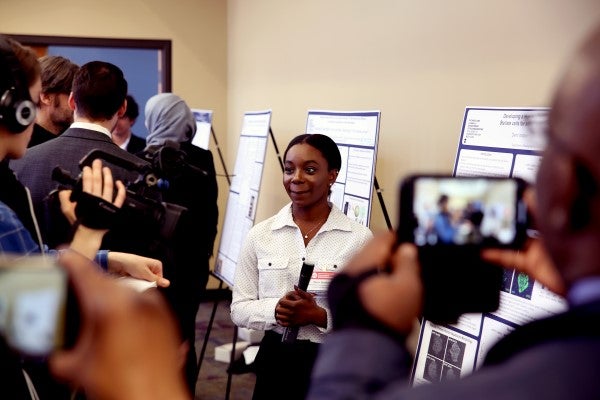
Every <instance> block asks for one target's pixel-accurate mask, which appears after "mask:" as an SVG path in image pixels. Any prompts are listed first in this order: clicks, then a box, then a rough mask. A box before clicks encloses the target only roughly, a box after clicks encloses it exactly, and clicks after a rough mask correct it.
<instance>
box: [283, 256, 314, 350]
mask: <svg viewBox="0 0 600 400" xmlns="http://www.w3.org/2000/svg"><path fill="white" fill-rule="evenodd" d="M314 268H315V266H314V264H310V263H307V262H304V263H303V264H302V269H301V270H300V278H299V279H298V285H297V286H295V292H292V296H291V297H292V299H290V301H303V299H302V296H303V294H302V293H299V292H298V290H301V291H304V292H305V291H306V289H307V288H308V283H309V282H310V277H311V276H312V273H313V269H314ZM288 295H289V294H288ZM288 295H286V300H287V299H289V297H290V296H288ZM310 296H312V295H310ZM286 300H283V301H286ZM281 302H282V301H281V300H280V303H281ZM299 330H300V327H299V326H298V325H296V326H288V327H286V328H285V331H284V332H283V337H282V338H281V341H282V342H283V343H291V342H294V341H295V340H296V337H297V336H298V331H299Z"/></svg>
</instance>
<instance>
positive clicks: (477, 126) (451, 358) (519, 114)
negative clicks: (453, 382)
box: [411, 107, 566, 386]
mask: <svg viewBox="0 0 600 400" xmlns="http://www.w3.org/2000/svg"><path fill="white" fill-rule="evenodd" d="M548 111H549V109H547V108H480V107H467V108H466V110H465V114H464V119H463V124H462V129H461V134H460V140H459V144H458V150H457V155H456V159H455V163H454V171H453V174H454V175H455V176H474V175H478V176H500V177H520V178H523V179H525V180H526V181H528V182H531V183H533V182H534V180H535V175H536V172H537V168H538V166H539V163H540V161H541V151H542V150H543V148H544V147H545V137H544V134H543V132H544V130H545V127H546V124H547V117H548ZM474 284H476V283H474ZM565 308H566V302H565V300H564V299H563V298H561V297H559V296H558V295H556V294H554V293H552V292H551V291H549V290H548V289H546V288H545V287H543V286H542V285H541V284H539V283H538V282H535V281H533V280H531V279H529V277H527V275H525V274H522V273H518V272H516V271H508V270H506V271H505V272H504V277H503V288H502V291H501V292H500V306H499V308H498V309H497V310H496V311H495V312H493V313H484V314H479V313H472V314H464V315H462V316H461V317H460V318H459V319H458V321H457V323H456V324H452V325H437V324H433V323H431V322H430V321H427V320H423V321H422V324H421V329H420V332H419V339H418V344H417V349H416V354H415V360H414V364H413V371H412V374H411V381H412V384H413V385H414V386H418V385H422V384H428V383H435V382H439V381H444V380H450V379H457V378H458V377H463V376H465V375H467V374H469V373H471V372H473V371H474V370H476V369H477V368H478V366H480V365H481V363H482V362H483V359H484V357H485V355H486V354H487V352H488V350H489V349H490V348H491V347H492V345H493V344H494V343H496V342H497V341H498V340H499V339H501V338H502V337H503V336H506V335H507V334H508V333H510V332H511V331H512V330H514V329H515V328H516V327H517V326H520V325H523V324H525V323H527V322H530V321H532V320H534V319H539V318H542V317H546V316H550V315H553V314H555V313H557V312H560V311H562V310H564V309H565Z"/></svg>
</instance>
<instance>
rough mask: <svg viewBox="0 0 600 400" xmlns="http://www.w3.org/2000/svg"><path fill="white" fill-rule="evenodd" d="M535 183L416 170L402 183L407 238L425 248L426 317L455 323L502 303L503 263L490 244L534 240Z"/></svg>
mask: <svg viewBox="0 0 600 400" xmlns="http://www.w3.org/2000/svg"><path fill="white" fill-rule="evenodd" d="M526 186H527V184H526V182H525V181H523V180H522V179H518V178H499V177H453V176H447V175H411V176H409V177H407V178H406V179H404V180H403V181H402V182H401V184H400V189H399V223H398V231H397V238H398V242H399V243H406V242H409V243H414V244H415V245H416V246H417V248H418V249H419V261H420V264H421V279H422V282H423V288H424V307H423V317H424V318H425V319H428V320H430V321H432V322H435V323H454V322H456V321H457V319H458V317H459V316H460V315H462V314H464V313H470V312H492V311H494V310H496V309H497V308H498V305H499V298H500V290H501V286H502V276H503V269H502V268H501V267H499V266H498V265H495V264H491V263H488V262H485V261H483V260H482V259H481V257H480V252H481V250H482V249H483V248H520V247H522V245H523V244H524V242H525V240H526V238H527V229H528V224H529V222H528V213H527V207H526V204H525V202H524V200H523V193H524V191H525V188H526Z"/></svg>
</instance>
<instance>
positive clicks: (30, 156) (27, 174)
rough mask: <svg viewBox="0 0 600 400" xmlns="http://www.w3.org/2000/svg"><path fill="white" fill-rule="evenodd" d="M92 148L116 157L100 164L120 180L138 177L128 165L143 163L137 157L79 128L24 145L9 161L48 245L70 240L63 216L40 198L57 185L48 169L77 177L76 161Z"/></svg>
mask: <svg viewBox="0 0 600 400" xmlns="http://www.w3.org/2000/svg"><path fill="white" fill-rule="evenodd" d="M94 149H97V150H101V151H104V152H106V153H107V154H109V155H111V156H113V157H114V158H116V159H117V160H120V161H117V162H118V165H115V164H114V163H111V162H104V164H105V165H108V166H109V167H111V170H112V172H113V176H114V178H115V179H120V180H122V181H123V183H125V186H128V183H130V182H134V181H136V180H137V179H138V178H139V177H140V172H138V171H135V170H134V169H132V168H131V165H134V166H135V165H147V163H146V162H145V161H143V160H141V159H140V158H139V157H136V156H134V155H133V154H130V153H128V152H127V151H125V150H123V149H121V148H120V147H119V146H117V145H116V144H115V143H114V142H113V141H112V140H111V138H110V137H108V136H107V135H105V134H103V133H101V132H98V131H94V130H88V129H82V128H69V129H67V130H66V131H65V132H64V133H63V134H62V135H60V136H58V137H56V138H55V139H52V140H50V141H47V142H45V143H42V144H39V145H37V146H34V147H32V148H30V149H28V150H27V152H26V153H25V155H24V156H23V157H22V158H21V159H19V160H13V161H11V162H10V167H11V168H12V169H13V170H14V171H15V173H16V175H17V177H18V178H19V180H20V181H21V182H22V183H23V184H24V185H25V186H27V187H28V188H29V190H30V191H31V197H32V201H33V204H34V208H35V211H36V215H38V216H39V217H40V220H39V222H40V228H41V231H42V234H43V236H44V239H45V241H46V243H47V244H48V245H49V246H51V247H54V246H57V245H58V244H61V243H64V242H65V241H69V240H70V237H69V235H68V234H67V232H68V233H69V234H70V229H69V227H68V224H67V223H66V219H65V218H64V217H62V216H57V215H54V211H55V210H54V211H52V210H50V211H49V210H48V207H49V206H48V204H47V203H45V202H44V199H45V198H46V197H47V196H48V194H49V193H50V192H51V191H52V190H54V189H55V188H57V187H58V182H56V181H55V180H54V179H53V178H52V170H53V169H54V168H55V167H57V166H60V167H62V168H63V169H65V170H66V171H67V172H68V173H69V174H70V175H71V177H73V178H77V177H78V176H79V173H80V172H81V169H80V168H79V162H80V161H81V160H82V159H83V158H84V157H85V156H86V155H87V154H88V153H89V152H90V151H91V150H94ZM121 249H122V248H121ZM114 250H116V248H115V249H114ZM123 251H125V250H124V249H123Z"/></svg>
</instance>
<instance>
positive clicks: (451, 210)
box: [398, 175, 529, 248]
mask: <svg viewBox="0 0 600 400" xmlns="http://www.w3.org/2000/svg"><path fill="white" fill-rule="evenodd" d="M526 186H527V183H526V182H525V181H524V180H523V179H520V178H500V177H471V176H469V177H454V176H446V175H411V176H409V177H407V178H406V179H404V180H403V181H402V183H401V185H400V195H399V197H400V201H399V206H400V210H399V216H400V221H399V224H398V241H399V242H411V243H414V244H416V245H417V246H421V247H423V246H472V247H479V248H482V247H500V248H520V247H521V246H522V245H523V243H524V242H525V239H526V238H527V229H528V228H529V219H528V212H527V207H526V204H525V202H524V200H523V193H524V191H525V188H526Z"/></svg>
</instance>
